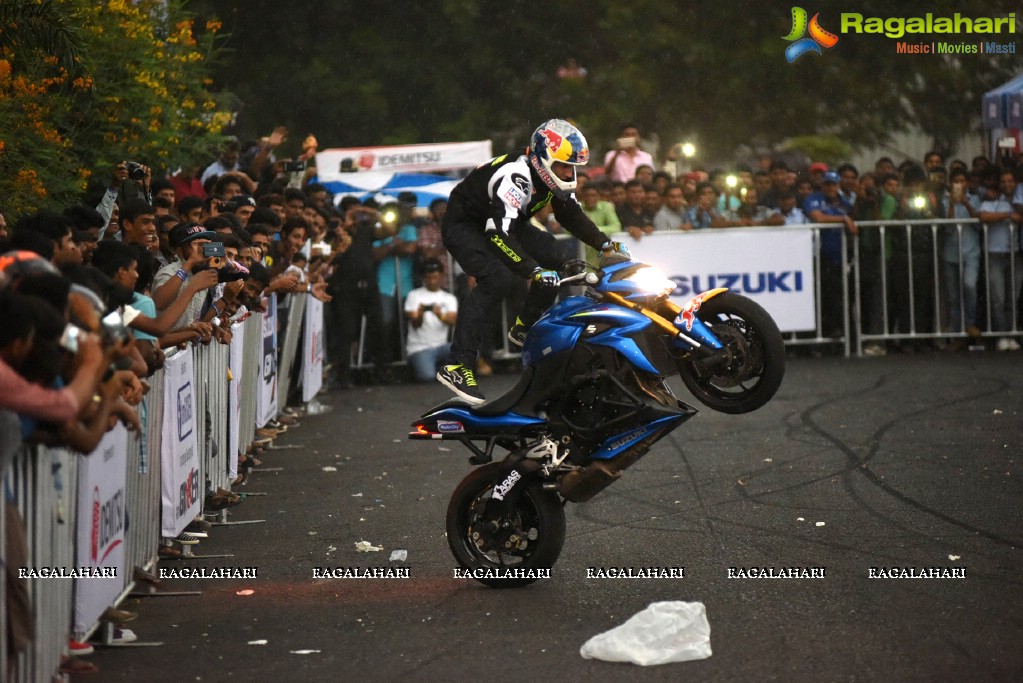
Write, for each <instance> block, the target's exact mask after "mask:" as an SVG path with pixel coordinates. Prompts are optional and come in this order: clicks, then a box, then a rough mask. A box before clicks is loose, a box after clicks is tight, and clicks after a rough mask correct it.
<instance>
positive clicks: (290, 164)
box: [282, 161, 305, 173]
mask: <svg viewBox="0 0 1023 683" xmlns="http://www.w3.org/2000/svg"><path fill="white" fill-rule="evenodd" d="M282 168H283V170H284V172H285V173H295V172H297V171H304V170H305V162H304V161H285V162H284V166H283V167H282Z"/></svg>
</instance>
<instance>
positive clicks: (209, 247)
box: [202, 242, 227, 268]
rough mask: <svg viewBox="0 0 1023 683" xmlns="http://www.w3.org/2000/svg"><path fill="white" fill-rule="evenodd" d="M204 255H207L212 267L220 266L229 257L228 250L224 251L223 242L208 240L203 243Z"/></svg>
mask: <svg viewBox="0 0 1023 683" xmlns="http://www.w3.org/2000/svg"><path fill="white" fill-rule="evenodd" d="M202 255H203V256H205V257H206V260H207V263H209V267H210V268H220V267H222V266H223V265H224V261H225V260H226V259H227V252H226V251H224V243H223V242H207V243H206V244H204V245H202Z"/></svg>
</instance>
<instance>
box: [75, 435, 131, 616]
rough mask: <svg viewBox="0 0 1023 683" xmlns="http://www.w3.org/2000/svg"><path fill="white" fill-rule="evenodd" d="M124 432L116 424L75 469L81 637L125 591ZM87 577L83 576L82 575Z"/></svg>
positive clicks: (77, 604) (77, 611)
mask: <svg viewBox="0 0 1023 683" xmlns="http://www.w3.org/2000/svg"><path fill="white" fill-rule="evenodd" d="M127 468H128V431H127V430H126V429H125V428H124V426H123V425H122V424H120V423H118V425H117V426H116V427H114V428H113V429H112V430H111V431H109V432H107V433H106V435H104V437H103V439H102V440H101V441H100V442H99V445H98V446H96V450H94V451H93V452H92V453H91V454H89V455H88V456H87V457H84V458H82V459H81V460H80V461H79V464H78V528H77V538H78V551H77V557H76V560H75V561H76V562H77V569H78V570H79V571H80V572H81V574H82V575H83V576H82V578H77V579H75V631H76V632H77V633H85V632H87V631H88V630H89V628H90V627H91V626H92V625H93V624H95V623H96V622H97V621H98V620H99V617H100V615H101V614H102V613H103V610H105V609H106V608H107V607H110V606H111V605H112V604H114V601H116V600H117V596H118V595H120V593H121V589H122V588H123V587H124V575H125V572H126V571H127V570H126V568H125V566H124V545H125V544H124V514H125V508H126V503H127V501H126V499H125V479H126V476H125V475H126V472H127ZM86 575H88V576H86Z"/></svg>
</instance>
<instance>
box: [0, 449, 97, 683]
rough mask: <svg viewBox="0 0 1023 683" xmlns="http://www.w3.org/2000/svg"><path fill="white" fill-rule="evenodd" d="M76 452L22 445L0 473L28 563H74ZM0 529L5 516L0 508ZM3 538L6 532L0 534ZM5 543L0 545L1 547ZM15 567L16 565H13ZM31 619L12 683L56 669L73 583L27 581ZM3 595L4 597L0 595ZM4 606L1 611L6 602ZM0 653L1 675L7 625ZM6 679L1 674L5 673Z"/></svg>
mask: <svg viewBox="0 0 1023 683" xmlns="http://www.w3.org/2000/svg"><path fill="white" fill-rule="evenodd" d="M77 464H78V456H77V455H75V454H72V453H69V452H68V451H67V450H66V449H63V448H57V449H46V448H23V449H21V451H20V452H19V453H18V454H17V455H16V456H15V458H14V462H13V463H12V465H11V466H10V467H9V468H8V471H7V472H6V474H5V476H4V484H5V486H4V488H5V495H6V493H7V492H8V491H9V492H11V493H12V494H13V499H14V502H15V506H16V507H17V509H18V512H19V513H20V514H21V516H22V519H23V520H24V522H25V538H26V540H27V544H28V560H29V566H30V567H74V566H75V564H76V563H75V554H74V548H75V533H76V526H75V517H76V515H75V510H76V508H77V504H78V500H77V486H76V484H77V469H78V468H77ZM0 522H3V524H0V532H2V530H3V529H4V525H5V524H6V522H7V520H6V518H5V513H4V511H3V510H2V509H0ZM0 540H2V541H3V542H6V540H7V539H6V537H4V538H2V539H0ZM3 547H5V546H0V548H3ZM13 569H14V570H15V571H17V568H13ZM27 587H28V594H29V601H30V605H31V607H32V614H33V618H34V621H35V627H34V632H33V636H34V637H33V641H32V643H31V644H30V645H29V647H28V650H27V651H26V652H22V653H20V654H19V655H18V656H17V657H16V658H15V660H14V662H13V664H14V672H15V673H14V675H13V678H12V679H11V680H12V681H13V682H15V683H31V682H32V681H41V680H48V679H50V678H51V677H52V676H54V674H55V673H56V672H57V669H58V667H59V666H60V658H61V655H62V654H63V652H64V648H65V647H66V646H67V641H68V636H69V635H70V628H71V619H72V611H73V609H74V582H73V581H70V580H51V581H33V580H29V581H28V583H27ZM4 598H5V600H6V599H7V598H8V596H7V595H6V593H5V594H4ZM2 604H3V605H4V611H5V612H6V602H4V603H2ZM8 628H9V624H6V622H5V623H4V629H3V632H4V633H3V634H4V636H5V639H4V641H3V644H2V655H0V665H2V667H3V668H2V669H0V675H2V676H6V675H7V672H8V670H9V668H8V667H9V666H10V664H11V662H8V661H7V641H6V636H7V629H8ZM5 680H6V678H5Z"/></svg>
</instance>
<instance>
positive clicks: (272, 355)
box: [256, 294, 277, 427]
mask: <svg viewBox="0 0 1023 683" xmlns="http://www.w3.org/2000/svg"><path fill="white" fill-rule="evenodd" d="M262 361H263V367H262V371H261V372H260V375H259V387H258V389H256V427H262V426H263V425H265V424H266V423H267V422H269V421H270V420H271V419H273V417H274V415H276V414H277V295H276V294H271V295H270V296H269V298H268V299H267V304H266V310H265V311H263V357H262Z"/></svg>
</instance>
